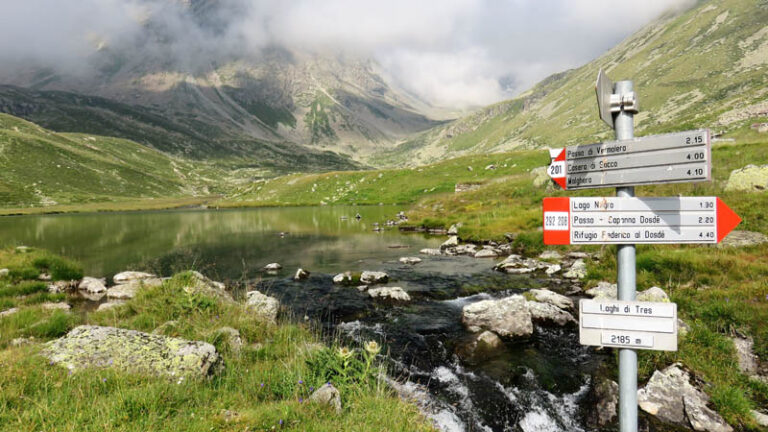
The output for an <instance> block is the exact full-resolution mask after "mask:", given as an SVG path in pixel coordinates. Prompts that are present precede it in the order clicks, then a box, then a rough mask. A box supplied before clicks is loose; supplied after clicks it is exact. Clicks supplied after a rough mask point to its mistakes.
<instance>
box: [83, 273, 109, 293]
mask: <svg viewBox="0 0 768 432" xmlns="http://www.w3.org/2000/svg"><path fill="white" fill-rule="evenodd" d="M106 283H107V281H106V279H104V278H101V279H96V278H94V277H90V276H86V277H84V278H83V280H81V281H80V285H78V286H77V289H80V290H83V291H87V292H89V293H92V294H98V293H102V292H104V291H106V290H107V287H106Z"/></svg>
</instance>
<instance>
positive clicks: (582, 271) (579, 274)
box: [563, 258, 587, 279]
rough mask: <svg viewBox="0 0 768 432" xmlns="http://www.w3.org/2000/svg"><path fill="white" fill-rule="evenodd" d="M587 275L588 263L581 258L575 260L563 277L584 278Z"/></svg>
mask: <svg viewBox="0 0 768 432" xmlns="http://www.w3.org/2000/svg"><path fill="white" fill-rule="evenodd" d="M586 276H587V264H586V263H585V262H584V260H583V259H581V258H579V259H577V260H576V261H574V262H573V264H571V267H570V268H569V269H568V271H567V272H565V273H564V274H563V277H565V278H568V279H584V278H585V277H586Z"/></svg>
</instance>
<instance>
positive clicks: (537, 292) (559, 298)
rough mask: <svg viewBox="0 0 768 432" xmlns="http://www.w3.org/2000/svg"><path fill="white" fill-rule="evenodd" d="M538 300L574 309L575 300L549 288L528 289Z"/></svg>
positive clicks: (561, 307)
mask: <svg viewBox="0 0 768 432" xmlns="http://www.w3.org/2000/svg"><path fill="white" fill-rule="evenodd" d="M528 292H529V293H530V294H531V295H532V296H533V298H534V299H535V300H536V301H537V302H542V303H549V304H551V305H554V306H557V307H559V308H560V309H573V300H571V299H569V298H568V297H566V296H564V295H560V294H558V293H556V292H553V291H550V290H548V289H532V290H529V291H528Z"/></svg>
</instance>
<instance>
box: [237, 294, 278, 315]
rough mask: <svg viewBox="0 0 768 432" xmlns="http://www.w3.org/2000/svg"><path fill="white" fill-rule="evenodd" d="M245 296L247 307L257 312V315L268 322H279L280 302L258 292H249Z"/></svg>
mask: <svg viewBox="0 0 768 432" xmlns="http://www.w3.org/2000/svg"><path fill="white" fill-rule="evenodd" d="M245 296H246V298H247V300H246V302H245V306H246V307H247V308H248V309H249V310H251V311H253V312H255V313H256V315H258V316H259V317H261V318H263V319H264V320H266V321H267V322H271V323H276V322H277V313H278V312H279V311H280V301H278V300H277V299H276V298H274V297H270V296H267V295H264V294H262V293H260V292H258V291H249V292H247V293H246V294H245Z"/></svg>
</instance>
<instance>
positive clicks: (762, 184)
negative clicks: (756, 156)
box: [725, 164, 768, 192]
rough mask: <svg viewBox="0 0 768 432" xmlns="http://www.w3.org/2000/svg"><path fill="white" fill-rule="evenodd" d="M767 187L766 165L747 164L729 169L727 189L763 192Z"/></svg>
mask: <svg viewBox="0 0 768 432" xmlns="http://www.w3.org/2000/svg"><path fill="white" fill-rule="evenodd" d="M766 189H768V165H761V166H756V165H752V164H750V165H747V166H745V167H744V168H739V169H735V170H733V171H731V175H730V177H728V182H727V183H726V184H725V190H727V191H745V192H764V191H765V190H766Z"/></svg>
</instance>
